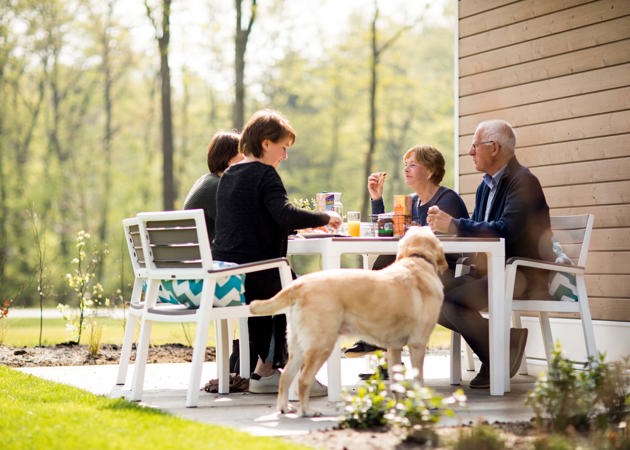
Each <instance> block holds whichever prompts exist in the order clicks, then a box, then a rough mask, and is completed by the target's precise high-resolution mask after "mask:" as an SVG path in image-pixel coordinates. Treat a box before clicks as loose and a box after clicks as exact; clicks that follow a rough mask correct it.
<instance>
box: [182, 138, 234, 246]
mask: <svg viewBox="0 0 630 450" xmlns="http://www.w3.org/2000/svg"><path fill="white" fill-rule="evenodd" d="M239 139H240V136H239V135H238V133H234V132H230V131H219V132H217V133H216V134H215V135H214V136H212V139H211V140H210V143H209V144H208V155H207V161H208V170H209V171H210V172H209V173H206V174H205V175H202V176H201V177H200V178H199V179H198V180H197V181H195V184H193V187H192V188H190V191H188V195H186V200H184V209H198V208H201V209H203V212H204V215H205V216H206V228H207V229H208V239H209V240H210V242H212V239H213V238H214V222H215V220H216V217H217V188H218V186H219V179H220V178H221V175H223V172H225V171H226V170H227V168H228V167H230V166H231V165H232V164H234V163H236V162H238V161H240V160H242V159H243V154H242V153H240V152H239V151H238V142H239Z"/></svg>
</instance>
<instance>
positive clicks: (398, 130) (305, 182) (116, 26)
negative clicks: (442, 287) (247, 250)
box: [0, 0, 454, 307]
mask: <svg viewBox="0 0 630 450" xmlns="http://www.w3.org/2000/svg"><path fill="white" fill-rule="evenodd" d="M105 3H106V2H105ZM105 3H104V2H102V1H99V0H87V1H84V2H59V1H56V2H26V1H19V2H15V1H14V2H0V34H1V33H5V34H2V36H5V39H2V38H1V37H0V55H2V57H0V73H1V74H2V76H1V77H0V192H3V193H5V194H4V195H2V196H0V223H1V224H2V226H1V228H2V229H0V255H5V258H3V259H2V260H0V284H2V286H3V288H4V289H5V290H6V291H9V292H18V291H19V292H22V291H23V295H21V296H17V295H16V296H15V301H16V305H17V306H20V307H28V306H33V305H38V306H39V302H38V299H41V300H42V301H44V302H45V304H44V305H43V306H44V307H51V306H55V305H56V304H57V303H69V302H70V300H69V299H67V296H68V295H69V294H71V293H72V292H70V291H69V289H68V285H67V283H65V278H64V275H65V274H66V273H67V272H69V270H70V269H69V267H68V266H67V265H66V264H63V263H59V262H64V261H68V260H69V259H70V254H71V253H72V242H73V241H74V236H75V235H76V232H77V231H78V230H79V229H84V230H91V232H92V234H93V239H94V242H95V245H96V246H97V247H98V248H105V247H108V248H110V249H111V255H110V256H109V257H108V258H107V259H106V260H105V261H103V262H102V266H101V267H99V268H98V269H97V271H96V272H97V274H98V278H99V281H100V282H101V283H102V285H103V289H104V293H105V294H104V295H105V296H106V297H110V298H113V293H114V292H116V291H117V290H120V292H121V294H122V296H123V297H125V298H126V297H127V296H128V293H129V292H130V287H129V284H130V280H131V279H132V273H131V271H130V269H129V264H128V261H127V259H128V257H127V255H126V251H127V250H126V248H125V246H124V239H123V236H122V232H121V231H122V230H121V227H120V221H121V219H123V218H124V217H129V216H131V215H135V214H136V213H137V212H138V211H142V210H145V211H146V210H159V209H160V208H161V207H162V201H161V196H162V186H161V182H162V179H161V176H162V175H161V170H162V158H161V155H160V151H159V150H160V141H161V129H160V124H161V117H160V113H159V111H160V108H159V91H160V90H159V82H158V80H157V79H156V76H155V67H156V65H157V64H158V61H159V55H158V54H157V46H156V45H154V42H153V41H152V39H153V38H154V36H153V35H152V33H151V30H150V27H149V29H148V33H146V34H145V35H138V36H136V34H133V35H132V34H131V33H130V30H129V29H128V27H127V26H126V25H125V23H126V22H127V21H128V20H127V19H128V18H126V17H124V14H127V12H126V11H127V10H126V8H122V9H118V8H114V11H113V14H112V15H108V13H107V7H106V5H105ZM123 3H124V2H123ZM223 3H225V5H224V6H225V8H232V6H231V5H230V6H226V5H227V3H226V2H223ZM401 3H402V2H401ZM451 3H452V2H451ZM184 9H186V8H184ZM292 9H293V8H278V9H274V10H273V13H270V11H272V10H269V9H261V10H260V14H259V15H258V17H257V19H256V29H259V30H271V31H272V32H270V33H264V32H262V34H263V35H265V36H266V37H265V39H262V40H261V39H258V40H252V41H250V43H249V46H248V58H249V57H254V59H253V60H252V64H251V65H250V64H249V63H248V65H247V68H248V69H246V70H247V73H246V77H245V79H246V80H247V85H246V86H245V87H246V90H247V95H246V99H247V100H248V103H247V105H246V110H247V111H246V115H249V114H251V113H252V112H253V111H254V110H256V109H258V108H262V107H273V108H276V109H278V110H280V111H281V112H282V113H283V114H285V115H286V117H287V118H288V119H289V120H290V121H291V123H292V124H293V125H294V127H295V129H296V131H297V140H296V143H295V145H294V146H293V147H292V148H291V149H290V150H289V152H288V154H289V159H288V160H287V161H285V162H283V163H282V164H281V165H280V167H279V172H280V174H281V176H282V179H283V182H284V183H285V186H286V187H287V191H288V192H289V197H290V198H293V197H298V198H300V197H301V198H310V197H312V196H313V195H314V194H315V193H316V192H318V191H324V190H326V191H340V192H343V195H344V200H343V201H344V205H345V207H346V210H361V208H362V204H361V202H363V200H364V198H365V192H366V179H365V175H366V170H367V168H366V167H365V165H366V152H367V149H368V142H369V141H368V135H369V122H370V121H369V117H370V111H369V104H368V97H369V90H370V85H369V80H370V67H369V63H368V61H369V54H370V39H369V30H370V15H371V14H370V12H371V8H366V6H365V5H360V6H358V7H357V10H356V11H355V12H354V14H352V15H348V16H346V18H345V20H344V18H343V17H342V16H341V15H339V16H338V17H337V18H336V20H335V21H332V22H331V21H330V20H328V19H326V20H327V22H326V23H318V24H314V23H313V22H308V23H307V24H308V25H309V26H306V27H305V26H303V25H302V24H303V23H305V22H304V21H303V20H301V19H300V20H296V17H295V16H291V14H293V13H292V12H291V10H292ZM345 9H347V8H344V10H345ZM226 11H227V9H226ZM340 12H341V8H340ZM140 14H142V15H143V16H142V17H141V18H140V19H141V20H146V17H144V11H143V9H142V8H140ZM173 14H177V12H176V11H173ZM299 14H302V11H300V12H299ZM452 14H453V12H452V10H451V11H449V12H448V13H446V14H445V16H444V19H445V20H437V21H429V20H422V21H420V20H419V21H417V22H415V26H413V27H412V28H409V29H405V32H404V34H403V36H402V37H401V38H400V39H397V40H396V41H395V42H394V43H393V44H392V45H391V46H390V47H388V49H387V51H385V52H383V53H382V54H381V59H380V64H379V78H378V80H379V84H378V87H377V93H376V94H377V95H376V101H377V104H376V107H377V110H376V113H377V125H376V142H375V153H374V160H373V161H372V166H373V169H374V170H387V171H388V172H389V173H390V179H389V181H388V184H387V186H386V192H385V200H386V207H391V198H392V195H393V194H398V193H405V192H409V188H408V186H406V185H405V183H404V177H403V176H402V171H401V161H400V158H401V156H402V154H403V152H404V151H405V150H406V149H407V148H409V147H411V146H412V145H414V144H418V143H425V142H426V143H431V144H435V145H437V147H438V148H439V149H440V150H441V151H442V152H443V153H444V156H445V157H446V160H447V164H448V169H447V173H446V179H445V184H447V185H452V176H453V171H452V169H451V168H452V167H453V157H454V151H453V135H454V133H453V93H452V91H453V55H452V52H453V39H452V30H451V23H452ZM201 16H204V17H206V16H205V15H204V14H201V15H200V17H201ZM207 17H211V19H208V21H210V23H207V24H204V25H205V26H204V29H206V30H221V31H222V32H217V33H215V32H211V33H210V34H209V38H210V40H209V41H208V42H206V44H204V45H205V46H204V47H203V48H199V47H197V48H196V49H194V50H193V51H192V52H191V53H190V55H193V54H194V55H196V56H195V58H194V59H195V60H196V63H195V64H193V65H192V66H188V67H181V66H173V67H172V69H173V74H174V77H173V80H172V86H171V88H172V95H173V98H172V100H173V115H174V117H173V124H174V130H173V131H174V136H175V139H176V141H175V149H174V154H173V158H174V177H175V184H174V186H173V189H174V190H175V194H176V202H175V206H176V207H177V208H179V207H182V205H183V201H184V198H185V196H186V193H187V191H188V189H189V188H190V186H192V184H193V183H194V180H196V179H197V178H198V177H199V176H201V175H202V174H204V173H205V172H206V171H207V168H206V164H205V156H206V148H207V143H208V140H209V138H210V136H211V135H212V134H213V133H214V132H215V131H216V130H218V129H231V128H232V127H233V124H232V122H231V113H232V104H231V102H232V96H231V95H229V92H232V90H231V88H230V87H229V86H226V84H225V83H226V81H225V80H227V79H229V78H230V77H229V76H228V75H229V74H231V73H233V68H232V67H230V64H231V59H230V58H227V57H226V53H225V51H226V49H228V48H231V46H232V45H233V41H232V39H233V36H232V33H225V26H226V22H224V21H223V19H222V18H220V16H215V15H208V16H207ZM279 17H282V19H280V18H279ZM131 19H132V20H135V19H137V17H132V18H131ZM180 19H181V17H180ZM406 19H408V18H407V17H405V18H404V19H400V18H395V17H390V16H389V13H387V12H386V11H382V12H381V15H380V16H379V21H378V23H377V26H378V30H379V36H380V38H381V41H380V42H381V44H382V43H383V42H386V41H387V39H388V38H390V37H391V36H392V35H395V33H396V32H397V31H398V30H400V29H403V28H406V26H407V25H408V21H407V20H406ZM308 20H310V17H309V19H308ZM177 22H182V21H180V20H178V21H177ZM183 22H184V23H185V21H183ZM173 23H175V21H174V22H173ZM277 23H284V24H286V25H287V26H285V27H282V28H280V29H279V28H278V27H277ZM298 23H299V24H300V25H297V24H298ZM289 25H292V26H299V27H300V28H302V30H296V29H293V30H291V28H290V26H289ZM310 25H316V26H310ZM328 26H334V27H335V29H334V30H330V29H328V28H327V27H328ZM258 27H260V28H258ZM307 29H317V30H318V32H321V33H323V34H324V35H325V34H327V33H328V32H330V31H334V34H335V36H334V38H332V39H329V37H330V36H327V38H326V39H322V40H321V43H320V42H319V40H318V39H310V37H309V39H308V40H306V41H305V40H304V39H292V38H291V37H292V32H295V33H300V35H301V33H303V32H307V31H308V30H307ZM144 31H147V30H144ZM181 31H182V30H181V28H178V27H177V26H175V25H174V26H173V28H172V32H173V37H174V39H175V38H176V36H178V35H179V36H180V37H181V34H180V33H181ZM259 32H261V31H259ZM134 33H135V32H134ZM193 34H194V33H193ZM103 36H105V37H106V39H105V38H102V37H103ZM287 37H289V38H287ZM268 39H271V40H274V42H273V45H272V44H270V41H269V40H268ZM147 42H148V43H149V45H148V46H147V45H143V44H146V43H147ZM305 42H308V44H304V43H305ZM320 44H321V45H320ZM303 45H308V46H309V48H308V49H305V48H304V47H303ZM318 45H319V47H318ZM268 49H273V50H272V51H271V52H269V50H268ZM313 50H315V51H313ZM172 51H173V50H172ZM190 55H189V56H190ZM410 55H412V57H410ZM176 59H178V60H179V59H180V58H176ZM205 60H208V61H212V62H213V63H212V65H213V66H212V68H211V69H209V70H198V69H199V68H198V66H197V63H199V62H200V61H205ZM173 61H174V60H173ZM193 66H194V67H193ZM175 74H177V75H175ZM106 93H109V94H110V95H109V96H106V95H104V94H106ZM29 211H32V214H33V215H36V216H37V218H38V230H39V234H40V236H39V239H38V241H39V242H40V243H41V247H38V246H34V245H33V233H32V231H31V229H30V227H28V226H24V224H25V223H27V221H28V220H29V217H30V216H31V214H29ZM42 255H45V257H46V258H45V259H46V262H47V263H48V264H47V265H46V273H45V278H44V277H42V278H41V279H38V276H37V275H38V274H42V275H43V272H42V270H40V269H41V267H42V266H41V264H40V263H41V262H42V258H41V256H42ZM50 262H54V264H50ZM42 281H45V283H46V286H41V284H42V283H41V282H42ZM41 289H44V290H41ZM42 293H45V295H42V297H39V295H40V294H42Z"/></svg>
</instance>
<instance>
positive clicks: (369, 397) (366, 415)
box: [339, 355, 395, 429]
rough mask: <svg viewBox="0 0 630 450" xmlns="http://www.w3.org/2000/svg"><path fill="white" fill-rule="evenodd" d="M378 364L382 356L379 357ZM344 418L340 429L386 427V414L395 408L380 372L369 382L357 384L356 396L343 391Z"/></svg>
mask: <svg viewBox="0 0 630 450" xmlns="http://www.w3.org/2000/svg"><path fill="white" fill-rule="evenodd" d="M378 358H379V360H380V363H381V364H383V362H382V356H381V355H379V357H378ZM342 399H343V401H344V403H345V407H344V417H343V419H342V420H341V421H340V423H339V426H340V427H341V428H355V429H368V428H377V427H382V426H385V425H387V423H388V421H387V419H386V414H387V413H388V411H390V410H391V409H392V408H393V407H394V406H395V401H394V399H393V398H391V397H390V396H389V394H388V392H387V385H386V384H385V381H383V377H382V375H381V371H380V370H377V371H376V372H375V373H374V375H372V377H370V379H369V380H367V381H366V382H365V383H361V384H359V386H358V387H357V392H356V394H352V393H351V392H348V391H344V392H343V393H342Z"/></svg>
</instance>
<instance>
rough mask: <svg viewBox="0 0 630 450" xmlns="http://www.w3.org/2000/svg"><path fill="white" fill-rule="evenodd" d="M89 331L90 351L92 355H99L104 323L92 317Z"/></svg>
mask: <svg viewBox="0 0 630 450" xmlns="http://www.w3.org/2000/svg"><path fill="white" fill-rule="evenodd" d="M89 331H90V335H89V340H88V353H89V354H90V355H92V356H96V355H98V351H99V350H100V349H101V341H102V337H103V325H101V324H99V323H97V322H96V319H94V318H92V320H91V321H90V325H89Z"/></svg>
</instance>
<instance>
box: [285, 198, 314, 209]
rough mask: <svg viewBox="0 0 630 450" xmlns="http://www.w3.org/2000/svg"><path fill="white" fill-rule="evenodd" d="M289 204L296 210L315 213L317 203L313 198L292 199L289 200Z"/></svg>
mask: <svg viewBox="0 0 630 450" xmlns="http://www.w3.org/2000/svg"><path fill="white" fill-rule="evenodd" d="M291 204H292V205H293V206H295V207H297V208H302V209H308V210H309V211H315V209H316V206H317V203H316V202H315V199H314V198H297V197H296V198H294V199H293V200H291Z"/></svg>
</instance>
